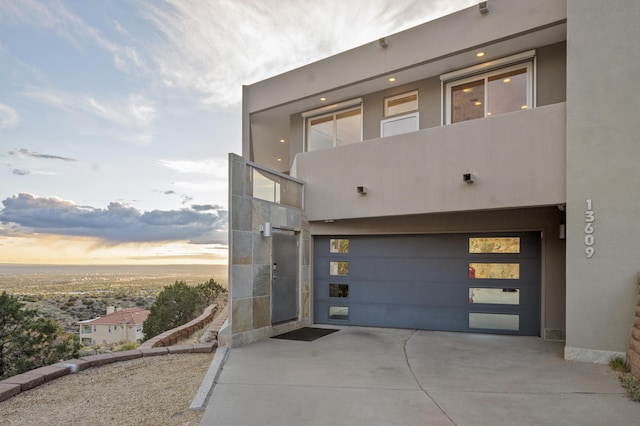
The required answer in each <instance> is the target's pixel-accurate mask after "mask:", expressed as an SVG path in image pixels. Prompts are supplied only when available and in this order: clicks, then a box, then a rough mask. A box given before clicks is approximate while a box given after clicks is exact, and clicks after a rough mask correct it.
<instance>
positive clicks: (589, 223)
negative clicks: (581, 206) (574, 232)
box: [584, 199, 596, 258]
mask: <svg viewBox="0 0 640 426" xmlns="http://www.w3.org/2000/svg"><path fill="white" fill-rule="evenodd" d="M584 213H585V216H584V222H585V225H584V245H585V247H584V253H585V254H586V255H587V257H588V258H592V257H593V255H594V254H595V252H596V247H595V244H596V238H595V236H594V235H593V231H594V229H593V224H594V222H595V221H596V214H595V213H594V212H593V202H592V201H591V199H588V200H587V210H586V211H585V212H584Z"/></svg>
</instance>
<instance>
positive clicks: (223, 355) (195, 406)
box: [189, 346, 229, 411]
mask: <svg viewBox="0 0 640 426" xmlns="http://www.w3.org/2000/svg"><path fill="white" fill-rule="evenodd" d="M228 356H229V348H227V347H226V346H222V347H219V348H218V349H216V354H215V355H214V357H213V361H212V362H211V365H210V366H209V370H207V374H206V375H205V376H204V379H203V380H202V383H201V384H200V388H199V389H198V392H197V393H196V396H195V397H194V398H193V401H192V402H191V405H190V406H189V410H191V411H204V410H205V409H206V408H207V402H209V398H210V397H211V393H212V392H213V388H214V387H215V385H216V383H217V381H218V377H220V373H221V372H222V368H223V367H224V363H225V361H226V360H227V357H228Z"/></svg>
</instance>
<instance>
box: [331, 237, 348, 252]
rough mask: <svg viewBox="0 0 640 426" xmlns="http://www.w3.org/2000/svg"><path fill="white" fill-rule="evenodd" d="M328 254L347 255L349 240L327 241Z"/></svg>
mask: <svg viewBox="0 0 640 426" xmlns="http://www.w3.org/2000/svg"><path fill="white" fill-rule="evenodd" d="M329 253H349V240H348V239H345V238H340V239H337V238H332V239H331V240H329Z"/></svg>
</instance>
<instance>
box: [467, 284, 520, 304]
mask: <svg viewBox="0 0 640 426" xmlns="http://www.w3.org/2000/svg"><path fill="white" fill-rule="evenodd" d="M469 303H483V304H496V305H519V304H520V289H517V288H483V287H472V288H470V289H469Z"/></svg>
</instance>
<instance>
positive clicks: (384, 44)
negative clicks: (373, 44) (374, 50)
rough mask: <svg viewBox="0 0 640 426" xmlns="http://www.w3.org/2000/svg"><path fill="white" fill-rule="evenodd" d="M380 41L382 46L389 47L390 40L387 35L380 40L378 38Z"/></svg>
mask: <svg viewBox="0 0 640 426" xmlns="http://www.w3.org/2000/svg"><path fill="white" fill-rule="evenodd" d="M378 43H380V47H382V48H385V49H386V48H387V47H389V41H388V40H387V38H386V37H382V38H381V39H380V40H378Z"/></svg>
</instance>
